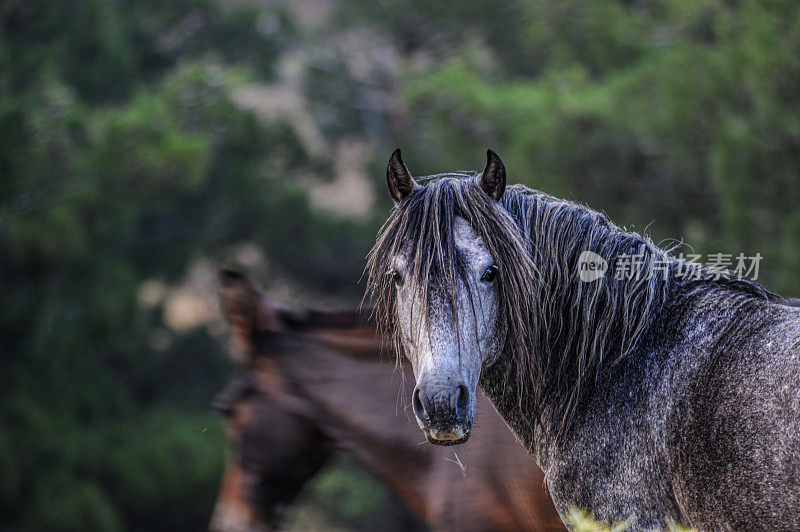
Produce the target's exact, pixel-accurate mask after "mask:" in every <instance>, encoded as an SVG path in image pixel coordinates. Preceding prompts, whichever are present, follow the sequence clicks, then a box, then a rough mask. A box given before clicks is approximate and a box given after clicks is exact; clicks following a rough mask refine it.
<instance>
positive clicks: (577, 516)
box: [564, 508, 694, 532]
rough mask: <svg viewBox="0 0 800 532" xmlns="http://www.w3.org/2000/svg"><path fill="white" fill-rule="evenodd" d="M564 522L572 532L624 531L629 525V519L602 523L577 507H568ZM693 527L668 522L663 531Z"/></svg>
mask: <svg viewBox="0 0 800 532" xmlns="http://www.w3.org/2000/svg"><path fill="white" fill-rule="evenodd" d="M564 522H565V523H566V524H567V525H568V526H569V527H570V528H571V530H573V532H625V531H626V530H629V529H630V527H631V521H630V520H628V521H623V522H622V523H617V524H615V525H607V524H605V523H602V522H600V521H598V520H597V519H595V518H594V517H592V516H591V515H589V514H587V513H586V512H584V511H583V510H580V509H578V508H570V509H569V510H568V512H567V515H566V516H565V517H564ZM692 530H694V529H693V528H686V527H684V526H682V525H679V524H677V523H673V522H670V523H668V525H667V527H666V528H664V531H668V532H690V531H692Z"/></svg>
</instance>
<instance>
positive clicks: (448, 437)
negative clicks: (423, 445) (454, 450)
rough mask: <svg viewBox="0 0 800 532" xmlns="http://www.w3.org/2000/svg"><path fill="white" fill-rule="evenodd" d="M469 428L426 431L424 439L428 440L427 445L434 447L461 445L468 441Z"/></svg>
mask: <svg viewBox="0 0 800 532" xmlns="http://www.w3.org/2000/svg"><path fill="white" fill-rule="evenodd" d="M471 429H472V427H471V426H465V427H453V428H452V429H450V430H447V431H442V430H435V429H430V430H429V429H426V430H425V431H424V432H425V439H426V440H428V443H432V444H434V445H442V446H448V445H459V444H461V443H466V441H467V440H468V439H469V435H470V434H471V433H472V431H471Z"/></svg>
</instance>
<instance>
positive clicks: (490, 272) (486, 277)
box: [481, 264, 497, 283]
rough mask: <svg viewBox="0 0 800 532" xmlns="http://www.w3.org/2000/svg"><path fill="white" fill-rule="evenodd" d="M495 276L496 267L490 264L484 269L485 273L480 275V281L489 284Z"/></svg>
mask: <svg viewBox="0 0 800 532" xmlns="http://www.w3.org/2000/svg"><path fill="white" fill-rule="evenodd" d="M496 275H497V265H496V264H492V265H491V266H489V267H488V268H486V271H485V272H483V275H481V281H483V282H484V283H491V282H492V281H494V278H495V276H496Z"/></svg>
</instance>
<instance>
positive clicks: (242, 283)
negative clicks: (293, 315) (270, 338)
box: [219, 268, 284, 352]
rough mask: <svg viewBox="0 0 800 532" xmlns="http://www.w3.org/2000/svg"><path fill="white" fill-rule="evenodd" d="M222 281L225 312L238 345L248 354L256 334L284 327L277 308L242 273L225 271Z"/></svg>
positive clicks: (220, 273) (221, 294)
mask: <svg viewBox="0 0 800 532" xmlns="http://www.w3.org/2000/svg"><path fill="white" fill-rule="evenodd" d="M219 278H220V283H221V285H222V290H221V291H220V304H221V306H222V313H223V314H224V315H225V318H226V319H227V320H228V323H230V324H231V329H232V330H233V336H234V338H236V343H237V344H239V346H240V347H241V348H242V349H243V350H244V351H245V352H252V351H253V350H254V347H255V344H254V343H253V339H254V337H255V335H256V334H257V333H259V332H268V331H279V330H281V329H283V328H284V324H283V320H281V318H280V313H279V310H278V308H276V306H275V305H274V304H273V303H272V302H271V301H270V300H269V299H268V298H267V296H265V295H264V294H262V293H261V292H259V291H258V290H257V289H256V288H255V287H254V286H253V285H252V284H251V283H250V281H249V280H248V279H247V277H246V276H245V275H244V274H243V273H241V272H239V271H237V270H233V269H231V268H223V269H221V270H220V272H219Z"/></svg>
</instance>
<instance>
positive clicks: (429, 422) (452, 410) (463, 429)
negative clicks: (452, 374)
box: [412, 381, 472, 445]
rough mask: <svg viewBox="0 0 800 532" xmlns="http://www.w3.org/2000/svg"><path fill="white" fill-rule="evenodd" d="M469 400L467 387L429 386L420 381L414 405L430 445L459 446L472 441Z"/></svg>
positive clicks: (460, 384) (457, 385) (463, 385)
mask: <svg viewBox="0 0 800 532" xmlns="http://www.w3.org/2000/svg"><path fill="white" fill-rule="evenodd" d="M469 399H470V397H469V390H468V389H467V387H466V385H465V384H464V383H458V384H456V385H454V386H441V385H439V386H436V385H434V386H427V385H426V384H425V382H424V381H421V382H419V383H418V384H417V386H416V387H415V388H414V396H413V402H412V405H413V407H414V414H415V415H416V416H417V422H418V423H419V426H420V428H421V429H422V430H423V432H424V433H425V438H426V439H427V440H428V442H430V443H433V444H434V445H457V444H459V443H464V442H466V441H467V440H468V439H469V435H470V431H471V430H472V415H470V400H469Z"/></svg>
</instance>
